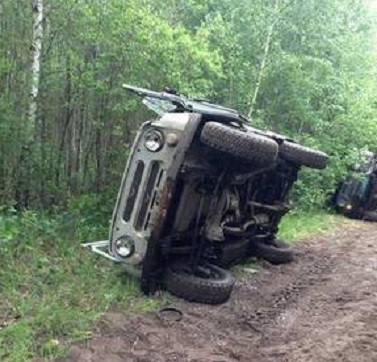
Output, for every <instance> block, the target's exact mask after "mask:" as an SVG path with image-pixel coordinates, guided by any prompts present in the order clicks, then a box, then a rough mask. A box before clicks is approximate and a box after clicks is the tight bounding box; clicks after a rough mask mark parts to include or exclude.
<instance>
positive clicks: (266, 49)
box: [247, 0, 280, 119]
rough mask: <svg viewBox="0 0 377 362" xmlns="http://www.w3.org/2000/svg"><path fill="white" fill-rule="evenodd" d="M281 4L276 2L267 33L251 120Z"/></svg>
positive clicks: (254, 94)
mask: <svg viewBox="0 0 377 362" xmlns="http://www.w3.org/2000/svg"><path fill="white" fill-rule="evenodd" d="M279 2H280V1H279V0H275V6H274V18H273V19H272V21H271V24H270V26H269V28H268V31H267V37H266V42H265V43H264V52H263V58H262V62H261V65H260V67H259V73H258V79H257V82H256V84H255V88H254V92H253V93H252V96H251V100H250V103H249V104H250V108H249V112H248V113H247V117H248V118H249V119H251V118H252V116H253V112H254V108H255V104H256V102H257V98H258V93H259V89H260V86H261V83H262V78H263V75H264V71H265V68H266V63H267V58H268V52H269V50H270V45H271V40H272V33H273V31H274V28H275V25H276V23H277V20H278V15H279Z"/></svg>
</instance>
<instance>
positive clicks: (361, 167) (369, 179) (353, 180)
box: [333, 151, 377, 221]
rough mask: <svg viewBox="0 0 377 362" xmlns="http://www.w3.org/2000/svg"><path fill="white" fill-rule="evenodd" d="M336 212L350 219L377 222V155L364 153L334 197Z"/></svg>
mask: <svg viewBox="0 0 377 362" xmlns="http://www.w3.org/2000/svg"><path fill="white" fill-rule="evenodd" d="M333 203H334V207H335V209H336V210H338V211H339V212H341V213H342V214H344V215H345V216H348V217H350V218H355V219H362V220H367V221H377V155H376V154H375V153H373V152H369V151H364V152H362V154H361V155H360V162H359V164H357V165H355V167H353V170H352V174H351V175H350V177H349V178H348V179H347V180H346V181H344V182H342V183H341V184H340V185H339V187H338V189H337V191H336V193H335V197H334V201H333Z"/></svg>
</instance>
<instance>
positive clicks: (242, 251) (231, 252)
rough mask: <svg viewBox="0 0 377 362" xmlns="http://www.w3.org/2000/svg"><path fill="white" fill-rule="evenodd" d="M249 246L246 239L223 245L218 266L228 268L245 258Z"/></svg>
mask: <svg viewBox="0 0 377 362" xmlns="http://www.w3.org/2000/svg"><path fill="white" fill-rule="evenodd" d="M249 244H250V241H249V240H247V239H245V240H240V241H235V242H227V243H225V244H224V247H223V252H222V256H221V259H220V261H219V265H220V266H223V267H229V266H231V265H233V264H235V263H236V262H238V261H241V260H242V259H244V258H245V257H247V256H248V249H249Z"/></svg>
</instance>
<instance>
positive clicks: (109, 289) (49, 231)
mask: <svg viewBox="0 0 377 362" xmlns="http://www.w3.org/2000/svg"><path fill="white" fill-rule="evenodd" d="M103 235H104V234H102V236H103ZM105 235H106V234H105ZM77 240H78V238H77V234H76V233H75V231H74V225H70V224H67V225H64V222H63V223H62V222H61V220H59V221H58V220H54V221H52V220H51V219H48V218H44V217H41V216H40V215H37V214H34V213H31V212H29V213H26V214H25V215H24V216H23V217H22V218H19V217H15V216H14V217H6V218H4V217H3V218H1V217H0V264H1V268H0V361H2V362H19V361H29V360H33V359H38V360H42V359H43V358H45V359H46V360H51V359H52V358H55V357H57V356H60V355H63V354H64V353H65V352H66V350H67V348H68V346H69V345H70V344H71V343H72V342H77V341H83V340H86V339H89V338H91V336H92V333H91V328H92V327H93V324H94V322H95V321H97V320H98V319H99V318H100V317H101V315H103V313H105V312H106V311H107V310H108V309H109V307H110V306H113V305H114V304H119V305H120V307H121V308H123V309H124V311H125V313H127V312H134V311H136V312H140V311H149V310H153V309H155V308H157V307H158V306H159V305H160V303H163V300H162V299H151V298H145V297H143V296H142V295H141V294H140V292H139V286H138V281H137V280H134V279H133V278H131V277H129V276H126V275H125V274H124V272H123V270H122V268H121V267H119V266H117V265H115V264H113V263H112V262H110V261H107V260H105V259H103V258H101V257H97V256H95V254H93V253H90V252H89V251H88V250H85V249H83V248H82V247H81V246H80V243H79V242H78V241H77Z"/></svg>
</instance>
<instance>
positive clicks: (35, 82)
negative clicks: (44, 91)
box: [28, 0, 43, 140]
mask: <svg viewBox="0 0 377 362" xmlns="http://www.w3.org/2000/svg"><path fill="white" fill-rule="evenodd" d="M33 17H34V19H33V20H34V24H33V38H32V46H31V52H32V63H31V83H30V106H29V116H28V119H29V129H30V132H29V134H28V137H29V140H32V139H33V133H34V127H35V120H36V117H37V110H38V93H39V78H40V72H41V52H42V38H43V0H34V4H33Z"/></svg>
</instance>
